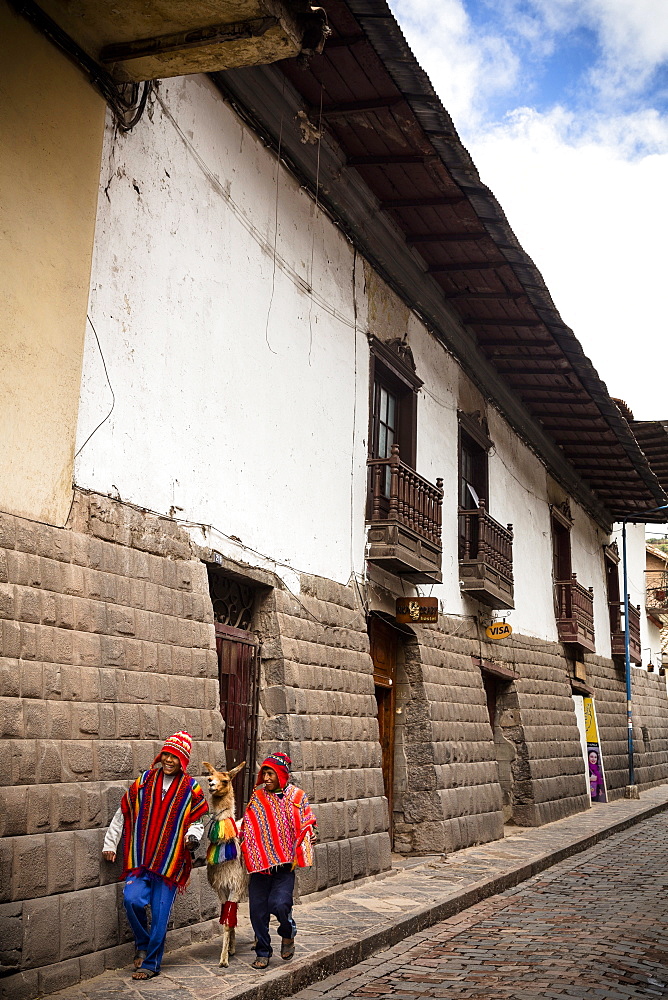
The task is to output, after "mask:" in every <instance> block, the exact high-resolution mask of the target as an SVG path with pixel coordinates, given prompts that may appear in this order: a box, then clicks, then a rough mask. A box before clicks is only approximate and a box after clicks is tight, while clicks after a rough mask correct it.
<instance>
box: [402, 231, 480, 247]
mask: <svg viewBox="0 0 668 1000" xmlns="http://www.w3.org/2000/svg"><path fill="white" fill-rule="evenodd" d="M491 239H492V237H491V236H490V235H489V233H487V232H484V233H471V232H469V231H468V230H464V231H463V232H460V233H452V232H450V233H408V234H407V236H406V242H407V243H408V244H410V245H411V246H413V245H417V244H418V243H462V242H466V243H468V242H469V241H473V242H477V241H478V240H491Z"/></svg>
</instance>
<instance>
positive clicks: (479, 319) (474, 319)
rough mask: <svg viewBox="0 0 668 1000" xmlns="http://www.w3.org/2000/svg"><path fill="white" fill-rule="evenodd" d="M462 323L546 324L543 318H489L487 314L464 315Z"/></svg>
mask: <svg viewBox="0 0 668 1000" xmlns="http://www.w3.org/2000/svg"><path fill="white" fill-rule="evenodd" d="M461 321H462V323H468V325H469V326H527V327H535V326H545V323H544V322H543V320H542V319H509V318H508V317H497V318H492V319H489V318H488V317H486V316H462V317H461Z"/></svg>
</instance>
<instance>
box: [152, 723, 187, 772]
mask: <svg viewBox="0 0 668 1000" xmlns="http://www.w3.org/2000/svg"><path fill="white" fill-rule="evenodd" d="M192 745H193V741H192V736H191V735H190V733H186V732H184V731H183V730H181V732H178V733H174V735H173V736H170V737H169V739H168V740H165V745H164V747H163V748H162V750H161V751H160V753H159V754H158V756H157V757H156V758H155V760H154V761H153V763H154V764H157V763H158V761H159V760H160V754H163V753H171V754H174V756H175V757H178V759H179V762H180V764H181V767H182V768H183V770H184V771H187V770H188V762H189V761H190V751H191V749H192Z"/></svg>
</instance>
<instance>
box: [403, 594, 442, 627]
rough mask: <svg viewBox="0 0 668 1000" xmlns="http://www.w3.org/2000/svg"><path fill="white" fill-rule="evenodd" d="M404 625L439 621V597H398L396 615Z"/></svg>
mask: <svg viewBox="0 0 668 1000" xmlns="http://www.w3.org/2000/svg"><path fill="white" fill-rule="evenodd" d="M395 617H396V619H397V621H398V622H399V623H400V624H402V625H410V624H411V623H412V624H414V625H435V624H436V623H437V622H438V598H437V597H397V610H396V615H395Z"/></svg>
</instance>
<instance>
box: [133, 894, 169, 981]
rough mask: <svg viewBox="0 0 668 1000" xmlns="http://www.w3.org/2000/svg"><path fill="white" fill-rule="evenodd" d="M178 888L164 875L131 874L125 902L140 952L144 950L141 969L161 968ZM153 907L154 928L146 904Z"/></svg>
mask: <svg viewBox="0 0 668 1000" xmlns="http://www.w3.org/2000/svg"><path fill="white" fill-rule="evenodd" d="M175 896H176V888H174V887H172V886H170V885H167V883H166V882H165V881H163V879H161V878H148V877H147V876H146V875H128V877H127V878H126V880H125V889H124V890H123V902H124V904H125V912H126V913H127V915H128V921H129V923H130V927H132V932H133V934H134V936H135V948H136V949H137V951H145V952H146V958H145V959H144V961H143V962H142V965H141V967H142V969H152V970H153V972H158V971H159V970H160V963H161V961H162V953H163V951H164V950H165V939H166V937H167V924H168V923H169V915H170V913H171V912H172V904H173V903H174V897H175ZM147 906H150V907H151V927H150V929H149V926H148V920H147V917H146V907H147Z"/></svg>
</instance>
